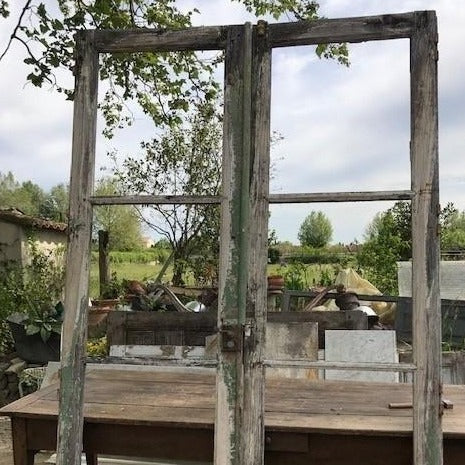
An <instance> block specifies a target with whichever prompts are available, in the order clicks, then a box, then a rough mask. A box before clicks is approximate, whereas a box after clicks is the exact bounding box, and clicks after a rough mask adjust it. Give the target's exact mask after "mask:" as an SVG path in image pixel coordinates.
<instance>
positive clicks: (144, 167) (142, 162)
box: [114, 103, 222, 285]
mask: <svg viewBox="0 0 465 465" xmlns="http://www.w3.org/2000/svg"><path fill="white" fill-rule="evenodd" d="M221 141H222V132H221V124H220V115H219V112H218V111H217V109H216V108H215V106H213V105H212V104H210V103H207V104H204V105H201V106H200V107H198V108H197V111H196V112H194V113H192V114H191V115H190V116H189V118H188V119H187V121H186V122H185V123H184V124H180V125H175V126H173V127H172V128H170V129H169V130H168V131H167V132H165V133H164V134H162V135H161V136H158V137H154V138H153V139H152V140H151V141H149V142H146V143H142V144H141V148H142V150H143V153H142V156H141V157H140V158H134V157H128V158H127V159H126V160H125V161H124V162H123V164H122V166H116V167H115V170H114V173H115V176H116V178H117V179H118V182H119V183H120V184H121V186H122V188H123V190H124V192H125V193H126V194H150V195H169V194H171V195H202V194H208V195H217V194H218V193H219V188H220V184H221ZM140 214H141V217H142V218H143V219H144V221H145V222H146V223H147V225H148V226H149V227H150V228H152V229H153V230H154V231H155V232H156V233H157V234H159V235H161V236H162V237H164V238H165V239H167V240H168V241H169V243H170V246H171V248H172V249H173V251H174V272H173V283H174V284H176V285H179V284H182V283H183V274H184V272H185V270H186V267H187V266H188V263H189V259H190V258H191V256H192V255H193V254H197V255H199V254H200V253H201V252H202V251H203V252H205V253H207V252H208V251H210V252H212V251H214V250H215V249H216V247H217V245H216V244H217V236H218V234H217V232H218V227H219V226H218V225H219V221H218V208H217V207H214V206H208V205H207V206H203V205H173V206H161V205H154V206H151V207H149V208H147V209H145V210H144V211H141V212H140ZM203 256H204V258H205V255H203Z"/></svg>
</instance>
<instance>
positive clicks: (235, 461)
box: [214, 24, 252, 465]
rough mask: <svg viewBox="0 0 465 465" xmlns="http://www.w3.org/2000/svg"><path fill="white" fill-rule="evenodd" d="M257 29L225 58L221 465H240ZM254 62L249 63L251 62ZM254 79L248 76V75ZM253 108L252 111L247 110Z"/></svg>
mask: <svg viewBox="0 0 465 465" xmlns="http://www.w3.org/2000/svg"><path fill="white" fill-rule="evenodd" d="M251 47H252V44H251V25H250V24H247V25H245V26H237V27H235V26H231V27H229V28H228V37H227V45H226V54H225V79H224V82H225V90H224V121H223V166H222V180H223V200H222V205H221V227H220V257H219V269H220V274H219V286H218V294H219V295H218V329H219V342H218V344H219V350H218V370H217V402H216V423H215V424H216V428H215V460H214V463H215V465H239V463H241V462H240V453H241V451H240V432H241V427H242V425H241V417H240V415H241V411H242V410H241V408H242V406H243V402H244V397H243V384H242V374H243V371H242V340H243V325H244V323H245V313H246V311H245V305H246V290H247V276H248V260H247V249H248V243H247V241H248V237H247V234H248V232H249V212H248V201H249V199H248V193H249V184H248V182H249V176H250V175H249V172H248V171H247V170H246V169H245V168H246V167H247V166H250V140H249V141H248V143H247V140H246V139H247V137H248V136H250V97H251V89H250V81H251V76H250V73H251V69H250V55H251ZM247 60H248V63H247ZM247 74H248V76H246V75H247ZM247 106H248V108H247Z"/></svg>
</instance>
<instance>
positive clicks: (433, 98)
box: [410, 11, 443, 465]
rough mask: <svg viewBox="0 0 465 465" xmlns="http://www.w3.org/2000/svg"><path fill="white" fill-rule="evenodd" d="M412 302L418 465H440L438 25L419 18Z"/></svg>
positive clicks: (414, 72)
mask: <svg viewBox="0 0 465 465" xmlns="http://www.w3.org/2000/svg"><path fill="white" fill-rule="evenodd" d="M410 58H411V62H410V71H411V164H412V190H413V191H414V197H413V200H412V258H413V264H412V297H413V354H414V361H415V363H416V365H417V370H416V372H415V376H414V388H413V389H414V412H413V425H414V462H415V465H441V464H442V463H443V453H442V430H441V402H440V401H441V390H442V386H441V299H440V293H439V257H440V253H439V229H438V227H439V226H438V217H439V174H438V113H437V112H438V107H437V59H438V54H437V24H436V15H435V13H434V12H432V11H425V12H418V13H415V28H414V32H413V34H412V37H411V54H410Z"/></svg>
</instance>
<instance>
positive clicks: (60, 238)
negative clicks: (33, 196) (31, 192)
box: [0, 208, 67, 264]
mask: <svg viewBox="0 0 465 465" xmlns="http://www.w3.org/2000/svg"><path fill="white" fill-rule="evenodd" d="M66 238H67V225H66V224H65V223H57V222H55V221H49V220H44V219H41V218H35V217H32V216H28V215H25V214H24V213H22V212H21V211H20V210H17V209H14V208H9V209H0V262H3V261H5V260H7V261H10V260H15V261H19V262H20V263H21V264H24V263H26V262H27V260H28V242H29V241H30V240H32V241H34V242H35V244H36V245H37V247H38V249H39V250H40V251H43V252H53V251H54V250H56V249H57V247H60V246H61V247H64V246H65V245H66Z"/></svg>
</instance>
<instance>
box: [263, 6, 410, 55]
mask: <svg viewBox="0 0 465 465" xmlns="http://www.w3.org/2000/svg"><path fill="white" fill-rule="evenodd" d="M414 18H415V16H414V13H401V14H392V15H381V16H364V17H358V18H342V19H318V20H315V21H299V22H297V23H296V22H292V23H278V24H270V25H269V26H268V27H269V34H270V42H271V46H272V47H290V46H294V45H316V44H324V43H335V42H352V43H354V42H366V41H368V40H388V39H405V38H409V37H410V36H411V34H412V30H413V26H414V23H415V20H414Z"/></svg>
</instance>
